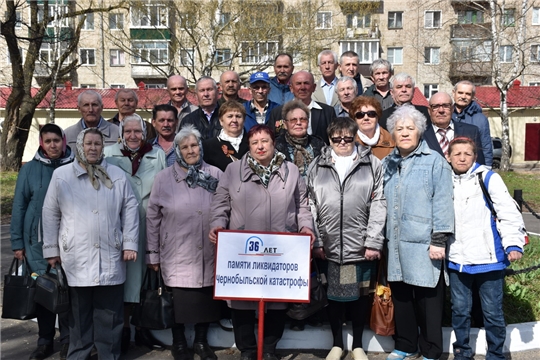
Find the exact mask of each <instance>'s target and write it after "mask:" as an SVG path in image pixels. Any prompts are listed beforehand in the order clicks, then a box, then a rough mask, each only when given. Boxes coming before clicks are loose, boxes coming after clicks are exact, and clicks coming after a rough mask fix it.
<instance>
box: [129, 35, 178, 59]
mask: <svg viewBox="0 0 540 360" xmlns="http://www.w3.org/2000/svg"><path fill="white" fill-rule="evenodd" d="M135 45H138V46H135ZM158 45H159V46H158ZM163 45H165V46H163ZM131 48H132V54H133V56H131V64H133V65H150V64H153V65H166V64H168V63H169V42H168V41H166V40H134V41H132V42H131ZM139 54H141V55H139ZM143 55H144V56H143ZM156 55H157V57H156ZM150 57H154V58H156V59H157V60H158V62H153V61H151V60H152V59H150ZM160 59H161V62H159V60H160ZM149 60H150V61H149Z"/></svg>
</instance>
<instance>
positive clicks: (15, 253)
mask: <svg viewBox="0 0 540 360" xmlns="http://www.w3.org/2000/svg"><path fill="white" fill-rule="evenodd" d="M13 256H15V258H16V259H18V260H22V259H24V249H22V250H14V251H13Z"/></svg>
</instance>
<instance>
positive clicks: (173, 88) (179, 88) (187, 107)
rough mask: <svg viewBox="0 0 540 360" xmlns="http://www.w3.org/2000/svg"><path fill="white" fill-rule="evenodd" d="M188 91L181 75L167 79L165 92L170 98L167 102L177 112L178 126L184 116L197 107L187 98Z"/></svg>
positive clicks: (184, 79)
mask: <svg viewBox="0 0 540 360" xmlns="http://www.w3.org/2000/svg"><path fill="white" fill-rule="evenodd" d="M188 91H189V88H188V86H187V82H186V78H184V77H183V76H181V75H173V76H170V77H169V78H168V79H167V92H168V93H169V98H170V99H171V100H170V101H169V102H168V104H169V105H172V106H174V107H175V108H176V111H177V112H178V126H180V123H181V122H182V120H184V118H185V117H186V116H188V115H189V114H191V113H192V112H194V111H195V110H197V107H196V106H195V105H193V104H192V103H190V102H189V100H188V99H187V93H188ZM176 130H177V131H178V129H176Z"/></svg>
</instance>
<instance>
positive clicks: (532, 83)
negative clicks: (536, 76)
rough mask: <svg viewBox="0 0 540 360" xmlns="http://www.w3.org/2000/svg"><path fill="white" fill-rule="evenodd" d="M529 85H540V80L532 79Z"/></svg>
mask: <svg viewBox="0 0 540 360" xmlns="http://www.w3.org/2000/svg"><path fill="white" fill-rule="evenodd" d="M529 86H540V81H531V82H530V83H529Z"/></svg>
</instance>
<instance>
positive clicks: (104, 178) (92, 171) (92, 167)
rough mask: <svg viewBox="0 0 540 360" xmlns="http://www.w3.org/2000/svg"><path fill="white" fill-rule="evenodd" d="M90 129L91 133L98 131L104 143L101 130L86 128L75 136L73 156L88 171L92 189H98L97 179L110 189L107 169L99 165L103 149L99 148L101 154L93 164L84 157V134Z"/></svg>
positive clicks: (110, 182) (111, 184) (111, 183)
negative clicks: (75, 148)
mask: <svg viewBox="0 0 540 360" xmlns="http://www.w3.org/2000/svg"><path fill="white" fill-rule="evenodd" d="M90 131H92V133H94V134H95V133H98V134H99V135H100V136H101V141H102V142H103V143H104V139H103V134H102V133H101V131H99V129H98V128H95V127H92V128H86V129H84V130H83V131H81V132H80V133H79V135H78V136H77V144H76V147H77V151H76V152H75V157H76V158H77V161H79V163H80V164H82V165H84V167H85V168H86V172H87V173H88V178H89V179H90V182H91V183H92V186H93V187H94V189H96V190H98V189H99V181H100V180H101V182H102V183H103V185H105V186H106V187H107V188H109V189H112V187H113V182H112V181H111V178H110V177H109V174H107V170H105V168H104V167H103V166H101V165H100V164H101V161H102V160H103V156H104V153H103V149H104V147H102V148H101V154H100V156H99V159H98V161H97V162H96V163H95V164H90V163H89V162H88V160H87V159H86V155H85V154H84V137H85V136H86V133H88V132H90Z"/></svg>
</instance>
